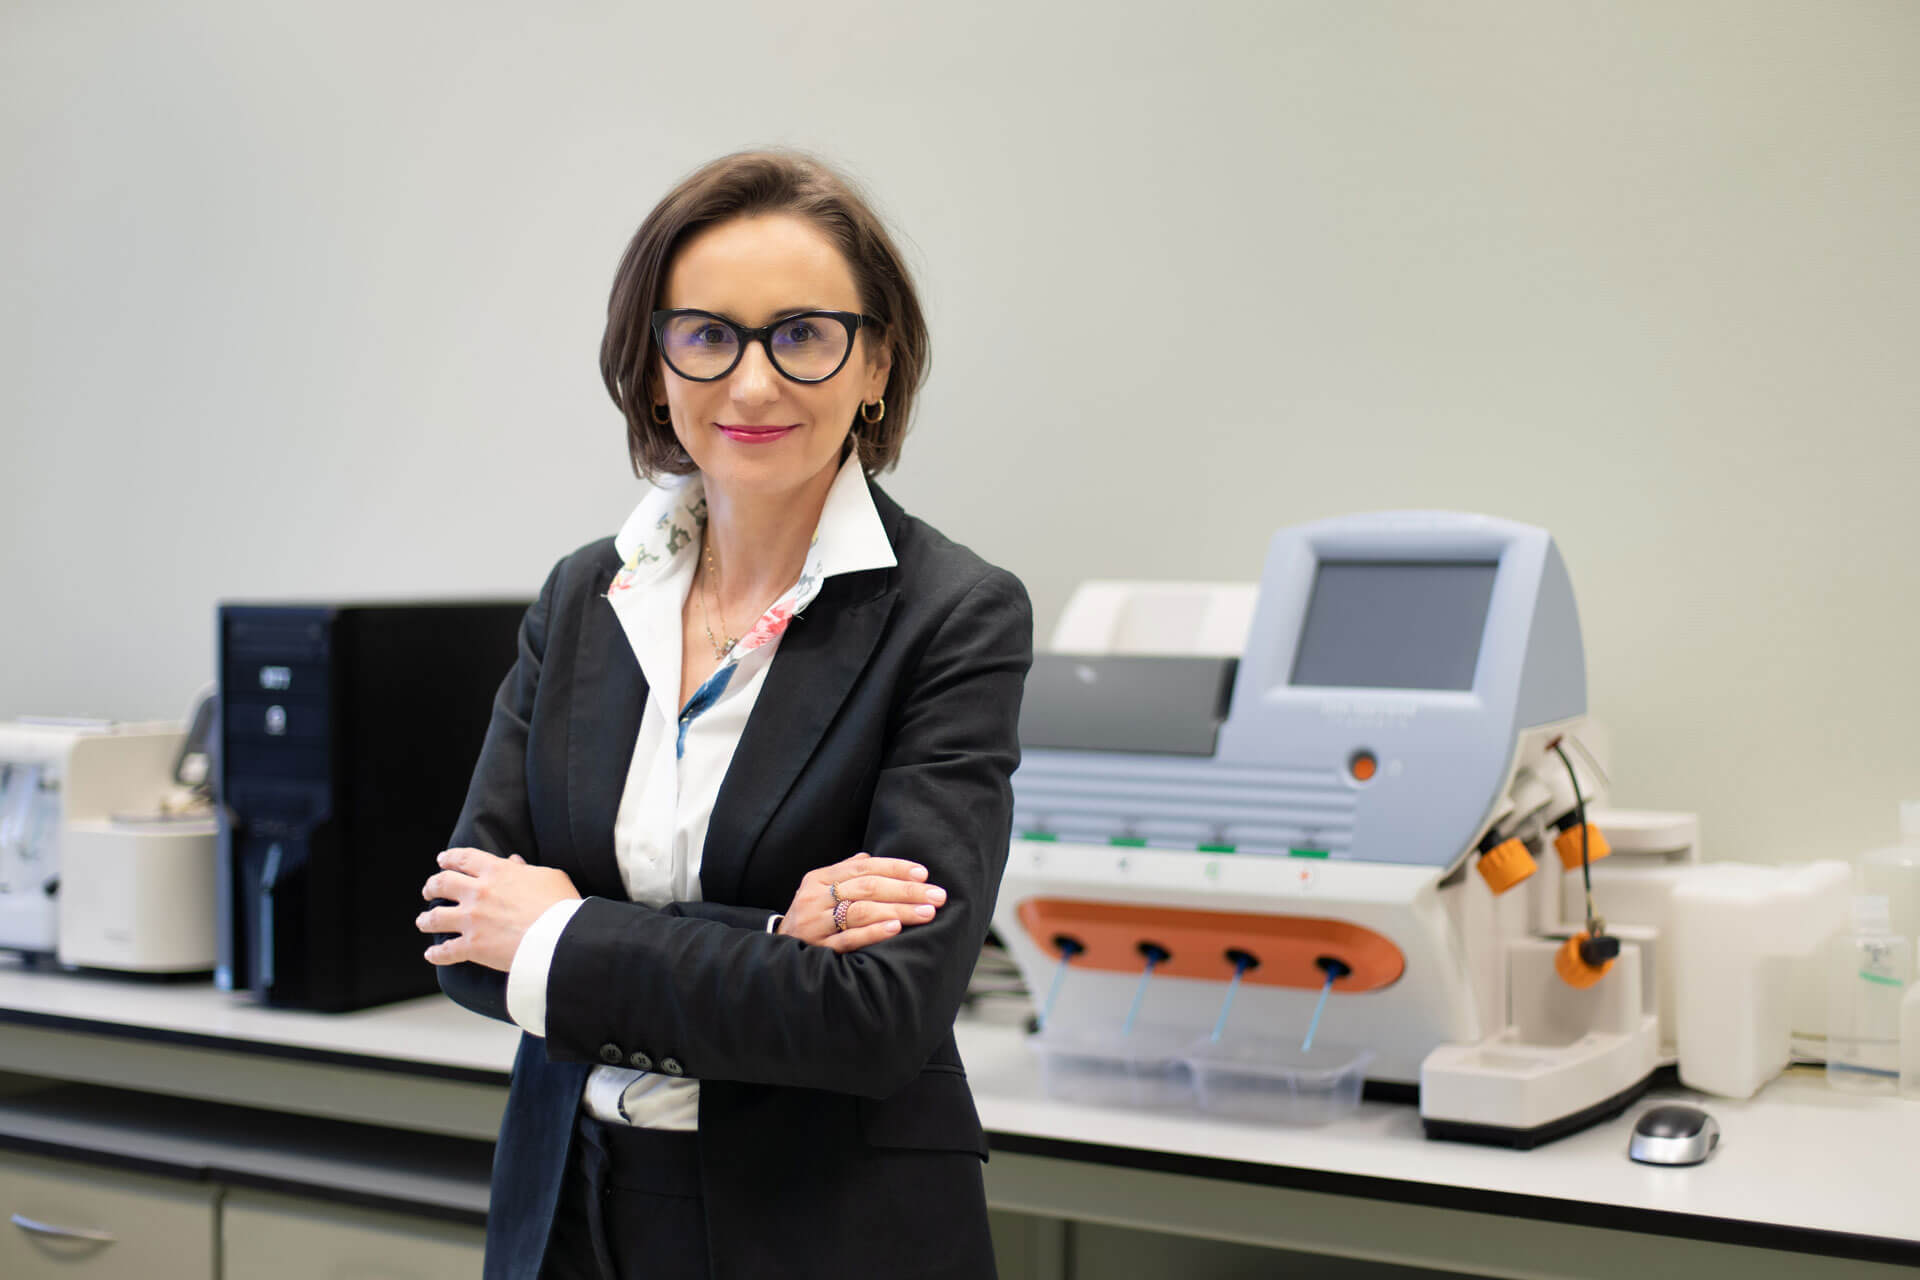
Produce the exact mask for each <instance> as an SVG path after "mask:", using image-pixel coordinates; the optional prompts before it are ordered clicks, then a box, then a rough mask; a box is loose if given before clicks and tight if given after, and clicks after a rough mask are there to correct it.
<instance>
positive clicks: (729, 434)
mask: <svg viewBox="0 0 1920 1280" xmlns="http://www.w3.org/2000/svg"><path fill="white" fill-rule="evenodd" d="M713 425H714V426H716V427H718V428H720V434H721V435H723V436H725V437H726V438H727V439H729V440H737V441H739V442H740V443H741V444H767V443H768V442H770V441H774V440H778V439H780V438H781V437H783V436H785V435H786V434H787V433H788V432H789V431H792V430H794V429H795V427H797V426H798V425H799V424H798V423H794V424H792V425H789V426H784V427H763V426H750V425H747V424H744V423H743V424H740V425H729V424H727V423H724V422H716V423H714V424H713Z"/></svg>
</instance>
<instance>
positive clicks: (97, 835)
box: [0, 720, 216, 974]
mask: <svg viewBox="0 0 1920 1280" xmlns="http://www.w3.org/2000/svg"><path fill="white" fill-rule="evenodd" d="M183 738H184V733H183V731H182V727H181V726H180V725H177V724H169V723H147V724H122V723H115V722H111V721H96V720H44V721H36V720H21V721H14V722H11V723H5V724H0V949H7V950H13V951H17V952H19V953H21V954H22V955H23V956H25V957H27V958H28V959H29V960H30V961H35V962H38V961H44V960H47V959H55V958H57V959H58V961H59V963H61V964H63V965H68V966H82V967H92V968H106V969H118V970H124V971H127V972H135V973H148V974H178V973H194V972H201V971H208V970H211V969H212V967H213V901H214V895H213V884H214V880H213V872H214V849H215V843H216V838H215V828H214V823H213V821H212V819H211V817H210V816H204V815H203V816H198V817H189V818H171V817H166V816H163V814H162V810H163V808H164V807H165V804H166V802H167V801H168V800H169V799H170V798H171V797H172V795H173V794H174V793H175V792H176V790H177V787H176V784H175V783H174V780H173V766H174V761H175V759H176V757H177V756H178V755H179V752H180V746H181V742H182V740H183Z"/></svg>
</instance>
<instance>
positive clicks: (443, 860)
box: [433, 849, 447, 867]
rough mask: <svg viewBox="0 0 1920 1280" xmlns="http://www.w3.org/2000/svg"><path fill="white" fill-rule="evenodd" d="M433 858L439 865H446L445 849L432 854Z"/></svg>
mask: <svg viewBox="0 0 1920 1280" xmlns="http://www.w3.org/2000/svg"><path fill="white" fill-rule="evenodd" d="M433 860H434V862H435V863H437V864H439V865H440V866H443V867H444V866H446V865H447V854H446V851H445V850H444V849H443V850H441V851H440V852H439V853H436V854H434V855H433Z"/></svg>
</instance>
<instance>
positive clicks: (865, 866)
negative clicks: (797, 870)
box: [815, 853, 927, 882]
mask: <svg viewBox="0 0 1920 1280" xmlns="http://www.w3.org/2000/svg"><path fill="white" fill-rule="evenodd" d="M815 874H816V875H818V876H819V877H820V878H821V879H822V880H826V881H834V882H838V881H841V880H850V879H852V878H853V877H855V876H887V877H888V878H890V879H894V880H925V879H926V878H927V869H926V868H925V867H923V866H921V865H920V864H919V863H917V862H909V861H907V860H906V859H905V858H876V857H874V856H872V855H871V854H866V853H856V854H855V855H854V856H853V857H851V858H848V859H846V860H845V861H842V862H836V863H834V864H833V865H832V866H830V867H822V868H820V870H819V871H817V872H816V873H815Z"/></svg>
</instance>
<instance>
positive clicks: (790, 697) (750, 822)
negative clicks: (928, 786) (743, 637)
mask: <svg viewBox="0 0 1920 1280" xmlns="http://www.w3.org/2000/svg"><path fill="white" fill-rule="evenodd" d="M874 576H875V575H874V574H872V573H854V574H847V575H845V576H843V577H837V578H829V579H828V580H827V581H826V582H825V583H823V584H822V586H821V589H820V595H819V596H818V597H816V598H815V600H814V601H813V603H812V604H811V605H809V606H808V607H807V609H806V610H805V611H804V612H803V613H801V614H800V615H799V616H798V617H796V618H795V619H794V621H793V624H792V625H791V626H789V627H788V628H787V630H786V633H785V634H784V635H782V636H781V637H780V647H779V649H778V650H776V651H775V652H774V655H773V665H771V666H770V667H768V668H767V677H766V683H765V684H764V685H762V686H761V689H760V696H759V698H758V699H757V700H756V701H755V702H754V704H753V714H752V715H750V716H748V717H747V727H746V729H745V731H744V732H742V733H741V735H740V742H739V745H738V746H736V747H735V748H734V753H733V761H732V763H730V764H729V765H728V766H727V776H726V778H725V780H724V781H723V782H722V783H721V784H720V794H719V795H718V796H717V797H715V800H714V805H713V817H712V819H711V820H710V821H709V823H708V825H707V843H706V848H705V849H704V850H703V851H702V853H701V859H700V888H701V893H702V896H704V897H705V898H706V899H707V900H708V901H711V902H738V901H739V893H740V881H741V878H742V877H743V876H744V874H745V872H746V868H747V862H748V860H749V859H750V858H751V857H752V855H753V849H754V846H755V845H756V844H758V843H759V840H760V836H761V833H762V832H763V831H765V830H766V827H767V823H768V821H769V820H770V819H771V818H772V817H773V813H774V810H775V809H777V808H778V807H779V805H780V802H781V801H782V800H784V799H785V798H786V795H787V792H788V791H789V790H791V789H792V787H793V783H794V780H795V779H796V778H798V777H799V776H800V771H801V769H803V768H804V767H805V766H806V763H807V761H808V760H809V759H811V758H812V756H813V753H814V751H815V750H816V749H817V748H818V747H819V745H820V739H821V738H822V737H824V736H825V735H826V732H827V726H828V725H830V724H832V723H833V717H834V715H835V713H837V712H838V711H839V710H840V704H841V703H843V702H845V701H846V698H847V694H848V692H849V691H851V690H852V688H853V684H854V681H856V680H858V679H859V678H860V673H861V672H862V671H864V670H865V669H866V666H867V660H868V659H869V658H871V657H872V656H873V650H874V646H875V645H876V644H877V643H878V642H879V639H880V633H881V632H882V631H883V630H884V629H885V628H886V623H887V618H888V617H889V616H890V615H891V614H892V612H893V606H894V602H895V601H896V600H897V599H898V598H899V595H900V592H899V588H898V587H895V586H893V585H892V577H893V575H892V573H891V572H888V573H886V574H885V575H884V578H883V580H884V581H885V582H886V583H887V585H886V586H884V587H883V588H882V589H881V590H880V591H879V592H877V593H873V594H870V595H866V596H864V597H863V596H861V594H860V588H861V586H862V585H863V584H871V583H872V581H873V578H874ZM845 852H846V853H847V854H851V853H853V852H854V851H853V850H851V849H848V850H846V851H845Z"/></svg>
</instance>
